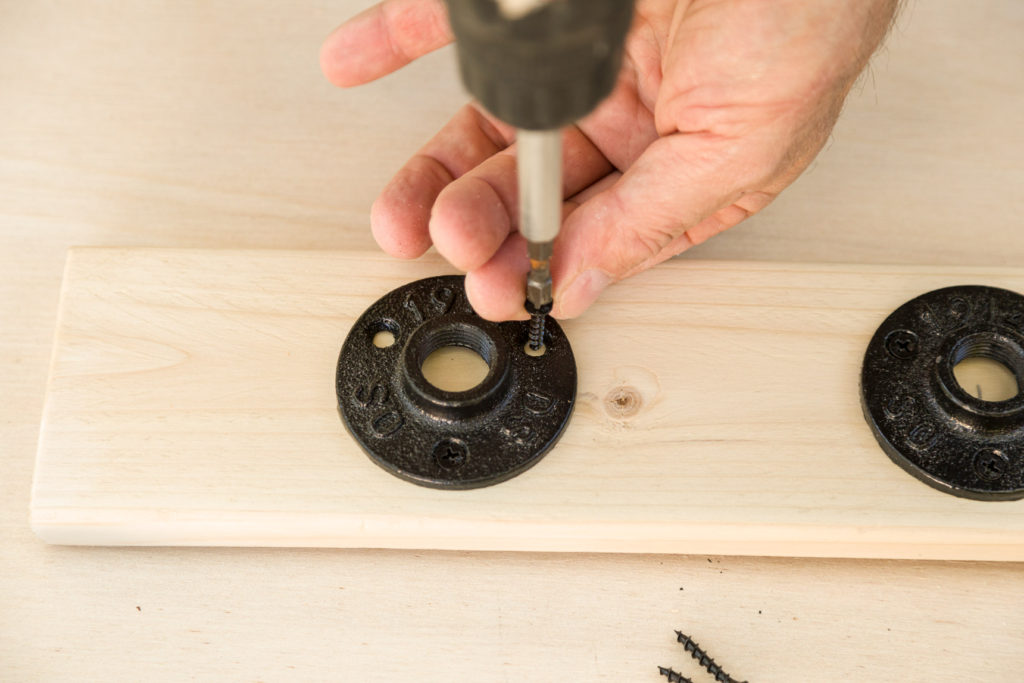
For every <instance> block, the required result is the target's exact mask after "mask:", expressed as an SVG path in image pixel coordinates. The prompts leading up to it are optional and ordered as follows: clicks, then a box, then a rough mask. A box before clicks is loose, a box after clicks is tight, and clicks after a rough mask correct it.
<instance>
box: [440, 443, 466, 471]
mask: <svg viewBox="0 0 1024 683" xmlns="http://www.w3.org/2000/svg"><path fill="white" fill-rule="evenodd" d="M468 457H469V449H468V448H467V447H466V444H464V443H462V442H461V441H457V440H455V439H442V440H441V441H438V442H437V444H435V445H434V460H435V461H437V464H438V465H440V466H441V467H443V468H445V469H446V470H450V469H455V468H457V467H461V466H462V465H463V464H465V462H466V460H467V458H468Z"/></svg>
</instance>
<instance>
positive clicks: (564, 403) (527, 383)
mask: <svg viewBox="0 0 1024 683" xmlns="http://www.w3.org/2000/svg"><path fill="white" fill-rule="evenodd" d="M528 339H529V325H528V324H527V323H525V322H516V321H513V322H504V323H493V322H489V321H487V320H484V319H483V318H481V317H479V316H478V315H476V314H475V313H474V312H473V309H472V308H471V307H470V305H469V302H468V300H467V298H466V293H465V289H464V287H463V278H462V277H459V276H454V275H448V276H440V277H431V278H426V279H424V280H419V281H417V282H412V283H409V284H407V285H404V286H402V287H399V288H398V289H396V290H394V291H392V292H390V293H388V294H386V295H385V296H384V297H382V298H381V299H380V300H378V301H377V302H376V303H374V304H373V305H372V306H370V307H369V308H368V309H367V310H366V312H365V313H363V315H362V316H361V317H360V318H359V319H358V320H357V321H356V322H355V324H354V325H353V326H352V329H351V330H350V331H349V334H348V337H347V338H346V339H345V343H344V344H343V345H342V348H341V354H340V356H339V357H338V367H337V372H336V375H335V388H336V391H337V396H338V409H339V412H340V413H341V417H342V421H343V422H344V423H345V426H346V427H347V428H348V430H349V432H350V433H351V434H352V436H353V437H354V438H355V440H356V441H357V442H358V443H359V445H360V446H362V448H363V450H364V451H366V453H367V454H368V455H369V456H370V459H371V460H373V461H374V462H375V463H377V464H378V465H380V466H381V467H383V468H384V469H385V470H387V471H388V472H390V473H392V474H394V475H395V476H398V477H401V478H402V479H406V480H408V481H411V482H413V483H416V484H420V485H422V486H430V487H434V488H444V489H471V488H478V487H482V486H490V485H491V484H497V483H499V482H502V481H505V480H506V479H510V478H511V477H514V476H516V475H517V474H520V473H522V472H524V471H525V470H527V469H529V468H530V467H532V466H533V465H535V464H536V463H537V462H538V461H539V460H540V459H541V458H542V457H543V456H544V455H545V454H546V453H547V452H548V450H549V449H550V448H551V447H552V446H553V445H554V444H555V442H556V441H558V438H559V437H560V436H561V434H562V431H563V430H564V429H565V426H566V424H567V423H568V421H569V416H570V415H571V414H572V409H573V404H574V402H575V398H576V361H575V359H574V357H573V353H572V348H571V347H570V346H569V340H568V339H567V338H566V336H565V333H564V332H563V331H562V329H561V327H560V326H559V325H558V324H557V323H556V322H555V321H553V320H549V321H548V324H547V326H546V331H545V335H544V352H543V354H541V355H534V354H528V353H527V352H526V345H527V342H528ZM447 346H461V347H465V348H468V349H471V350H473V351H475V352H476V353H478V354H479V355H480V357H481V358H483V359H484V361H486V363H487V366H488V372H487V375H486V377H485V378H484V379H483V381H482V382H480V384H478V385H477V386H475V387H473V388H472V389H469V390H467V391H444V390H442V389H438V388H437V387H435V386H434V385H432V384H431V383H430V382H429V381H427V379H426V378H425V377H424V376H423V371H422V365H423V361H424V360H426V358H427V356H429V355H430V354H431V353H432V352H434V351H435V350H437V349H440V348H442V347H447Z"/></svg>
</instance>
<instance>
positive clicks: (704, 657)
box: [676, 631, 746, 683]
mask: <svg viewBox="0 0 1024 683" xmlns="http://www.w3.org/2000/svg"><path fill="white" fill-rule="evenodd" d="M676 640H678V641H679V642H680V643H682V645H683V647H684V648H685V649H686V651H687V652H689V653H690V656H692V657H693V658H694V659H696V660H697V663H698V664H700V665H701V666H703V667H704V668H705V669H707V671H708V673H709V674H711V675H712V676H714V677H715V680H716V681H719V683H738V682H737V681H736V680H735V679H734V678H733V677H732V676H730V675H729V674H727V673H725V671H723V670H722V667H720V666H718V664H716V663H715V660H713V659H711V657H708V653H707V652H705V651H704V650H702V649H701V648H700V645H698V644H697V643H696V642H695V641H694V640H693V638H691V637H690V636H688V635H686V634H685V633H683V632H682V631H676ZM743 683H746V681H743Z"/></svg>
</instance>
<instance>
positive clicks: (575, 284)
mask: <svg viewBox="0 0 1024 683" xmlns="http://www.w3.org/2000/svg"><path fill="white" fill-rule="evenodd" d="M611 283H612V279H611V278H610V277H608V274H607V273H605V272H604V271H602V270H599V269H597V268H591V269H589V270H585V271H583V272H582V273H580V274H579V275H577V276H576V279H575V280H573V281H572V282H571V283H569V285H568V286H567V287H566V288H565V289H563V290H562V292H561V294H556V295H555V310H554V315H555V316H556V317H559V318H573V317H575V316H577V315H579V314H580V313H582V312H583V311H585V310H587V308H588V307H589V306H590V304H592V303H594V301H596V300H597V297H599V296H600V295H601V292H603V291H604V290H605V288H606V287H607V286H608V285H610V284H611Z"/></svg>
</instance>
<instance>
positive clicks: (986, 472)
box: [974, 448, 1010, 481]
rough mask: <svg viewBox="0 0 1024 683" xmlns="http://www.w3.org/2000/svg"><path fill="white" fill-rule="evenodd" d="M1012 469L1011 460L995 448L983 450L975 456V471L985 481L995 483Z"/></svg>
mask: <svg viewBox="0 0 1024 683" xmlns="http://www.w3.org/2000/svg"><path fill="white" fill-rule="evenodd" d="M1009 467H1010V459H1009V458H1008V457H1006V454H1005V453H1003V452H1002V451H1000V450H996V449H995V448H982V449H981V450H980V451H978V452H977V453H975V454H974V471H975V472H977V473H978V474H979V475H980V476H981V477H982V478H983V479H988V480H989V481H995V480H996V479H999V478H1000V477H1002V476H1003V475H1004V474H1006V470H1007V469H1008V468H1009Z"/></svg>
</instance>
